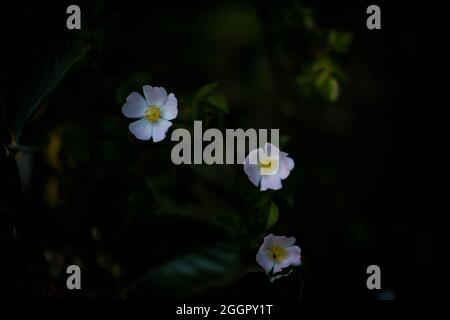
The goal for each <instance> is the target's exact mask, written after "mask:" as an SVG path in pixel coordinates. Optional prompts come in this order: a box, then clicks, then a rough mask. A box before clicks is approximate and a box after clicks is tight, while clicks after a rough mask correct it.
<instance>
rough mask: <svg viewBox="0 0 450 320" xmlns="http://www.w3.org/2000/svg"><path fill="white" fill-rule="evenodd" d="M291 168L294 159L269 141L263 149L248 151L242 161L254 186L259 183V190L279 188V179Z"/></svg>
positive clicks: (283, 177)
mask: <svg viewBox="0 0 450 320" xmlns="http://www.w3.org/2000/svg"><path fill="white" fill-rule="evenodd" d="M292 169H294V160H292V159H291V158H289V157H288V154H287V153H285V152H281V151H280V150H278V148H277V147H275V146H274V145H273V144H271V143H266V145H265V146H264V149H263V148H259V149H255V150H253V151H252V152H250V154H249V155H248V156H247V158H245V162H244V171H245V173H246V174H247V176H248V178H249V179H250V181H251V182H252V183H253V184H254V185H255V186H257V187H258V186H259V185H260V190H261V191H265V190H267V189H273V190H279V189H281V187H282V186H283V185H282V184H281V180H283V179H286V178H287V177H288V176H289V173H290V172H291V170H292Z"/></svg>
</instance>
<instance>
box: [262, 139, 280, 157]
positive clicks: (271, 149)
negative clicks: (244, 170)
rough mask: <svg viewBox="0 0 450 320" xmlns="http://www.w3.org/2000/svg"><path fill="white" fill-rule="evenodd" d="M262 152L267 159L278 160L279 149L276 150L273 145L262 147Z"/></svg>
mask: <svg viewBox="0 0 450 320" xmlns="http://www.w3.org/2000/svg"><path fill="white" fill-rule="evenodd" d="M264 152H265V153H266V155H268V156H269V157H273V158H275V159H280V149H278V148H277V147H276V146H275V145H273V144H271V143H266V144H265V145H264Z"/></svg>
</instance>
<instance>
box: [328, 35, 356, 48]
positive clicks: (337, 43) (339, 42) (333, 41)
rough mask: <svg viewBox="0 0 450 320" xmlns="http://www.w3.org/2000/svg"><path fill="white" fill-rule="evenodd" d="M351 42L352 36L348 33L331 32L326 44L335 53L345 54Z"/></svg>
mask: <svg viewBox="0 0 450 320" xmlns="http://www.w3.org/2000/svg"><path fill="white" fill-rule="evenodd" d="M352 41H353V34H352V33H350V32H337V31H336V30H331V31H330V33H329V35H328V42H329V44H330V46H331V48H332V49H333V50H334V51H335V52H337V53H345V52H347V51H348V50H349V47H350V44H351V43H352Z"/></svg>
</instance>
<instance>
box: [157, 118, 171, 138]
mask: <svg viewBox="0 0 450 320" xmlns="http://www.w3.org/2000/svg"><path fill="white" fill-rule="evenodd" d="M171 125H172V122H170V121H168V120H166V119H163V118H160V119H159V120H158V122H155V123H153V142H159V141H161V140H163V139H164V138H165V137H166V132H167V130H169V128H170V126H171Z"/></svg>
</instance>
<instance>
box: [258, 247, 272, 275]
mask: <svg viewBox="0 0 450 320" xmlns="http://www.w3.org/2000/svg"><path fill="white" fill-rule="evenodd" d="M256 262H258V264H259V265H260V266H261V267H262V268H263V269H264V271H265V272H266V273H269V272H270V271H271V270H272V268H273V266H274V262H273V260H271V259H270V258H269V253H268V252H267V251H259V252H258V253H257V254H256Z"/></svg>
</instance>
